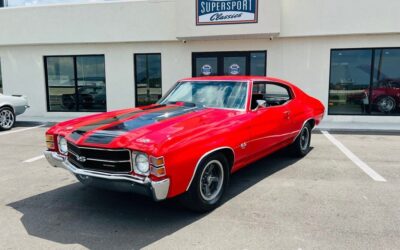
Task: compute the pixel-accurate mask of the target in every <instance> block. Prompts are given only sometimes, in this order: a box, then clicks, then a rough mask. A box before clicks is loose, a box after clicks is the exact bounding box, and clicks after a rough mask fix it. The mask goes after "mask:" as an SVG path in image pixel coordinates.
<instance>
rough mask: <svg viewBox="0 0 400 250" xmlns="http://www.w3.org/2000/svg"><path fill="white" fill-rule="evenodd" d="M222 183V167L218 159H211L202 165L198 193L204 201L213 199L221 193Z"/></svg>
mask: <svg viewBox="0 0 400 250" xmlns="http://www.w3.org/2000/svg"><path fill="white" fill-rule="evenodd" d="M223 183H224V168H223V166H222V163H221V162H220V161H218V160H212V161H210V162H208V163H207V165H206V166H205V167H204V169H203V172H202V173H201V176H200V195H201V197H202V198H203V199H204V200H206V201H211V200H214V199H215V198H217V197H218V195H219V194H220V193H221V190H222V186H223Z"/></svg>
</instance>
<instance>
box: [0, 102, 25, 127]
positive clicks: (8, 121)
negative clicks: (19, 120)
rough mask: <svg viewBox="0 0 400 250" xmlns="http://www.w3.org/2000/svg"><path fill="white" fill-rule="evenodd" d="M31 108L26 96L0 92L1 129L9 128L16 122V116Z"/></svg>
mask: <svg viewBox="0 0 400 250" xmlns="http://www.w3.org/2000/svg"><path fill="white" fill-rule="evenodd" d="M27 108H29V105H28V100H27V99H26V96H20V95H13V96H8V95H3V94H0V131H1V130H9V129H11V128H12V127H13V126H14V124H15V117H16V116H17V115H20V114H22V113H24V112H25V110H26V109H27Z"/></svg>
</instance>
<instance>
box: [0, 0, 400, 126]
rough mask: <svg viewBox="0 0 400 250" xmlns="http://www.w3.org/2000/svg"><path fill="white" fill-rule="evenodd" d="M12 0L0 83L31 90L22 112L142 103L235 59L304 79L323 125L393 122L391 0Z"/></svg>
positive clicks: (1, 26) (3, 13)
mask: <svg viewBox="0 0 400 250" xmlns="http://www.w3.org/2000/svg"><path fill="white" fill-rule="evenodd" d="M17 2H18V3H17ZM17 2H13V0H8V7H7V6H6V7H4V8H0V70H1V73H0V79H1V82H2V86H0V91H2V92H3V93H4V94H23V95H27V96H28V99H29V102H30V105H31V108H30V109H29V111H27V113H26V114H25V115H26V116H32V117H34V116H36V117H38V116H44V117H49V118H52V117H76V116H80V115H84V114H87V112H94V111H103V110H115V109H120V108H126V107H131V106H134V105H142V104H145V103H150V102H153V101H155V100H156V99H157V98H158V97H159V95H160V94H161V93H165V92H166V91H168V89H169V88H170V87H171V86H172V85H173V84H174V83H175V82H176V81H177V80H178V79H180V78H184V77H189V76H192V75H193V76H194V75H202V74H218V75H221V74H230V73H232V71H230V69H231V66H232V65H235V66H238V67H239V74H261V75H263V74H265V73H266V74H267V75H269V76H274V77H278V78H283V79H286V80H289V81H291V82H293V83H295V84H296V85H298V86H300V87H301V88H302V89H304V90H305V91H306V92H308V93H309V94H311V95H313V96H315V97H317V98H319V99H320V100H321V101H322V102H323V103H324V104H325V105H326V107H327V117H326V120H328V121H348V122H357V121H367V122H372V123H373V122H376V123H400V116H399V115H400V108H399V105H400V15H398V10H400V1H398V0H382V1H375V0H352V1H348V0H336V1H330V0H302V1H295V0H258V1H256V0H219V1H216V0H198V1H196V0H131V1H128V0H127V1H94V2H91V1H72V2H77V3H65V2H69V1H61V2H64V3H61V4H52V5H46V3H45V2H43V4H42V5H39V4H35V3H30V4H29V5H28V6H26V5H24V4H21V3H20V2H24V1H17ZM26 2H32V1H26ZM36 2H39V3H40V2H41V1H40V0H38V1H36ZM13 3H14V4H13ZM207 4H208V6H207ZM228 5H230V9H229V8H228ZM231 5H235V6H234V7H233V6H231ZM13 6H16V7H13ZM197 15H199V17H197ZM221 20H223V21H224V22H226V21H228V23H215V22H219V21H221ZM232 21H233V22H235V23H229V22H232ZM234 73H237V72H236V71H235V72H234ZM393 105H394V107H393Z"/></svg>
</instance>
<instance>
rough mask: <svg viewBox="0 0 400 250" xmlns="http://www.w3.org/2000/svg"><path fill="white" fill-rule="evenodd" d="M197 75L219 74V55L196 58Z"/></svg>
mask: <svg viewBox="0 0 400 250" xmlns="http://www.w3.org/2000/svg"><path fill="white" fill-rule="evenodd" d="M195 64H196V76H216V75H217V74H218V58H217V57H198V58H196V62H195Z"/></svg>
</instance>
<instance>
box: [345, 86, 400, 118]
mask: <svg viewBox="0 0 400 250" xmlns="http://www.w3.org/2000/svg"><path fill="white" fill-rule="evenodd" d="M370 92H371V93H372V95H371V96H369V93H370ZM347 101H348V102H351V103H359V104H362V105H363V106H362V108H363V110H368V109H367V108H368V105H369V102H370V101H371V103H372V108H373V110H378V111H379V112H381V113H392V112H395V111H396V109H397V108H400V80H399V79H385V80H383V81H380V82H378V83H374V84H373V85H372V89H371V91H370V89H363V90H359V91H358V93H352V94H349V95H348V96H347ZM364 106H366V108H364Z"/></svg>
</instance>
